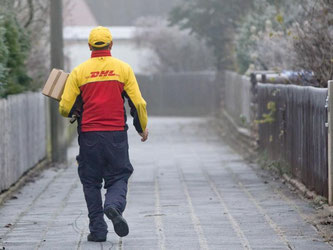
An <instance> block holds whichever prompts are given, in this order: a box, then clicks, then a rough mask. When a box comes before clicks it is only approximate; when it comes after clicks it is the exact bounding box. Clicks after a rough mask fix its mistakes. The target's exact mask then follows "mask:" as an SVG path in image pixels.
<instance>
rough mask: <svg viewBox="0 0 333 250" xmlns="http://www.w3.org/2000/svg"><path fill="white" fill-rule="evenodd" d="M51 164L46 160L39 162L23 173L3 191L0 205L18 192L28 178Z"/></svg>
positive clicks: (0, 195) (0, 196)
mask: <svg viewBox="0 0 333 250" xmlns="http://www.w3.org/2000/svg"><path fill="white" fill-rule="evenodd" d="M50 164H51V162H50V161H49V160H48V159H44V160H41V161H40V162H39V163H37V165H35V166H34V167H32V168H31V169H29V170H28V171H27V172H25V173H24V174H23V175H22V176H21V177H20V178H19V179H18V180H17V182H15V184H13V185H12V186H10V187H9V188H8V189H7V190H4V191H3V193H1V194H0V205H2V204H3V203H4V202H5V201H7V200H8V199H9V198H10V197H11V196H12V195H13V194H14V193H15V192H16V191H17V190H19V189H20V188H21V187H23V185H24V184H25V183H26V182H27V180H28V179H29V178H31V177H32V176H34V175H36V174H37V173H39V172H40V171H41V170H43V169H44V168H45V167H46V166H48V165H50Z"/></svg>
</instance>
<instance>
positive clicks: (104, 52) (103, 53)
mask: <svg viewBox="0 0 333 250" xmlns="http://www.w3.org/2000/svg"><path fill="white" fill-rule="evenodd" d="M103 56H111V51H110V50H93V51H92V52H91V58H93V57H103Z"/></svg>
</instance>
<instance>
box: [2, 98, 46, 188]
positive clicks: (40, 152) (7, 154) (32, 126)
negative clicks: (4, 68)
mask: <svg viewBox="0 0 333 250" xmlns="http://www.w3.org/2000/svg"><path fill="white" fill-rule="evenodd" d="M45 107H46V102H45V99H44V97H43V96H42V95H41V94H40V93H25V94H20V95H13V96H9V97H8V99H0V192H1V191H2V190H5V189H7V188H9V187H10V185H12V184H13V183H15V182H16V181H17V180H18V179H19V178H20V177H21V176H22V174H23V173H24V172H26V171H27V170H29V169H30V168H32V167H33V166H35V165H36V164H37V163H38V162H39V161H41V160H42V159H44V158H45V157H46V143H47V140H46V136H47V134H46V108H45Z"/></svg>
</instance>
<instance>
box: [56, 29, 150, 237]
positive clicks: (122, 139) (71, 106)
mask: <svg viewBox="0 0 333 250" xmlns="http://www.w3.org/2000/svg"><path fill="white" fill-rule="evenodd" d="M88 45H89V48H90V50H91V51H92V53H91V58H90V59H89V60H87V61H86V62H84V63H82V64H80V65H79V66H77V67H76V68H75V69H74V70H73V71H72V72H71V74H70V75H69V77H68V80H67V82H66V86H65V89H64V93H63V95H62V97H61V101H60V104H59V112H60V114H61V115H63V116H65V117H72V116H73V115H75V116H76V117H78V133H79V145H80V153H79V155H78V156H77V160H78V164H79V167H78V173H79V177H80V180H81V183H82V185H83V191H84V196H85V200H86V203H87V207H88V217H89V229H90V234H89V235H88V241H95V242H102V241H106V235H107V233H108V231H107V224H106V222H105V220H104V217H103V216H104V214H105V215H106V216H107V217H108V218H109V219H110V220H111V221H112V223H113V227H114V230H115V232H116V233H117V234H118V235H119V236H120V237H123V236H126V235H127V234H128V232H129V229H128V225H127V222H126V220H125V219H124V218H123V216H122V213H123V212H124V210H125V206H126V194H127V183H128V179H129V177H130V176H131V174H132V172H133V167H132V165H131V163H130V160H129V155H128V140H127V129H128V127H127V124H126V113H125V108H124V98H125V97H126V98H127V99H128V103H129V106H130V108H131V115H132V116H133V119H134V121H133V124H134V127H135V129H136V130H137V132H138V133H139V135H140V136H141V137H142V139H141V141H143V142H144V141H146V140H147V138H148V130H147V128H146V127H147V111H146V102H145V100H144V99H143V98H142V96H141V93H140V89H139V86H138V83H137V81H136V78H135V75H134V73H133V70H132V69H131V67H130V66H129V65H128V64H127V63H124V62H122V61H120V60H118V59H116V58H114V57H112V56H111V52H110V51H111V48H112V45H113V42H112V36H111V33H110V30H109V29H107V28H105V27H101V26H99V27H97V28H94V29H93V30H92V31H91V33H90V35H89V41H88ZM103 180H104V188H105V189H106V194H105V201H104V206H103V204H102V197H101V188H102V182H103Z"/></svg>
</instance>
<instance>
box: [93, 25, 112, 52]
mask: <svg viewBox="0 0 333 250" xmlns="http://www.w3.org/2000/svg"><path fill="white" fill-rule="evenodd" d="M111 41H112V35H111V32H110V30H109V29H108V28H106V27H103V26H98V27H96V28H94V29H92V30H91V31H90V35H89V39H88V43H89V44H90V45H91V46H93V47H96V48H102V47H105V46H107V45H108V44H110V43H111Z"/></svg>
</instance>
